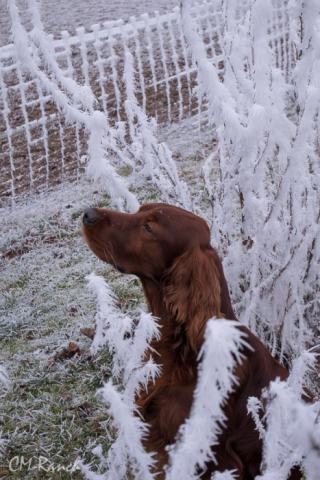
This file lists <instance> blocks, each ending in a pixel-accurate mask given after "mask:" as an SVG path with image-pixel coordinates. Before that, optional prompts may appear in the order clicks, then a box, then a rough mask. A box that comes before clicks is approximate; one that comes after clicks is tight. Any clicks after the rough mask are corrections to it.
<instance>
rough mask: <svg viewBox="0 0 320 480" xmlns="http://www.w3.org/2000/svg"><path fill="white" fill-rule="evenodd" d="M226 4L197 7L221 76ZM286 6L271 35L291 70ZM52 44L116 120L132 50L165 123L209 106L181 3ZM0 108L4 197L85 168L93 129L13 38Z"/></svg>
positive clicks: (145, 104) (152, 105) (6, 51)
mask: <svg viewBox="0 0 320 480" xmlns="http://www.w3.org/2000/svg"><path fill="white" fill-rule="evenodd" d="M222 5H223V2H222V1H214V2H213V1H204V2H203V3H201V4H195V5H194V7H193V15H194V16H195V17H196V18H197V21H198V24H199V26H200V28H201V31H202V35H203V39H204V43H205V45H206V50H207V55H208V57H209V58H211V59H212V62H213V63H215V64H216V66H217V67H218V68H219V69H220V72H221V77H223V69H224V56H223V54H222V45H223V42H224V39H223V36H224V30H225V19H224V16H223V8H222ZM279 5H280V6H279V8H277V9H275V22H274V26H273V29H274V31H273V34H272V38H273V41H274V42H275V45H274V47H275V50H276V51H277V52H278V57H279V59H278V64H279V67H281V68H282V69H283V70H286V68H287V66H288V65H287V64H288V62H290V61H291V57H292V54H291V52H290V49H288V47H287V45H286V29H287V23H286V19H285V18H283V13H282V9H281V2H279ZM244 13H245V12H244ZM277 39H278V40H277ZM51 46H52V52H53V53H54V56H55V58H56V60H57V61H58V63H59V66H60V68H62V70H63V71H64V74H65V76H67V77H70V78H73V79H76V80H77V81H78V82H79V83H80V84H85V85H88V86H90V87H91V89H92V91H93V92H94V94H95V96H96V99H97V101H98V104H99V108H100V109H101V110H102V111H104V112H105V113H106V114H107V116H108V119H109V123H110V125H112V124H114V123H115V122H119V121H125V122H127V121H128V119H127V118H126V115H125V110H124V101H125V100H126V98H125V88H124V87H125V86H124V79H123V67H124V54H125V52H126V51H130V52H131V53H132V55H133V56H134V59H135V72H136V75H135V77H136V78H135V83H136V96H137V99H138V101H139V104H140V105H141V107H142V108H143V109H144V110H145V111H146V113H147V114H148V115H149V116H152V117H155V118H156V120H157V121H158V123H163V122H173V121H179V120H181V119H183V118H185V117H187V116H190V115H194V114H196V113H200V112H202V111H203V110H204V109H205V102H204V100H203V99H202V98H200V97H198V96H197V92H196V91H195V92H193V89H194V87H195V86H196V69H195V67H194V66H192V64H191V61H190V57H189V55H188V50H187V46H186V43H185V39H184V35H183V29H182V23H181V15H180V10H179V7H176V8H175V9H174V10H173V11H172V12H171V13H168V14H165V15H161V16H160V15H159V14H157V13H155V14H154V15H152V16H149V15H148V14H144V15H141V16H140V17H139V18H133V17H132V18H131V19H130V21H129V22H128V23H124V22H123V21H122V20H120V21H113V22H105V23H104V24H103V25H102V26H101V25H93V26H92V27H91V32H90V33H86V32H85V30H84V28H78V29H77V30H76V36H73V37H71V36H70V35H69V34H68V32H62V39H61V40H54V39H53V38H52V39H51ZM0 110H1V117H0V151H1V163H0V176H1V182H0V199H1V203H3V204H5V203H6V202H8V201H9V202H10V201H12V200H14V198H15V197H17V196H19V195H21V194H25V193H27V194H30V193H36V192H38V191H42V190H44V189H45V190H48V189H49V188H51V187H53V186H54V185H56V184H57V183H60V182H62V181H64V180H65V179H69V180H74V179H77V178H79V176H80V175H81V174H82V172H83V170H84V166H83V164H82V163H81V161H80V160H81V157H82V156H83V155H84V154H85V152H86V140H87V137H86V134H85V132H84V131H83V130H82V128H81V127H79V126H78V125H77V124H75V125H72V124H70V123H69V124H68V123H67V121H66V118H64V115H63V114H62V113H61V112H59V110H58V108H57V107H56V105H55V104H54V103H53V101H52V98H51V96H50V95H48V94H47V93H46V91H45V90H44V88H43V85H41V83H40V81H39V79H38V78H30V76H28V75H27V74H25V73H24V69H23V66H22V65H21V62H20V60H19V59H18V58H17V56H16V53H15V48H14V45H7V46H5V47H2V48H1V49H0Z"/></svg>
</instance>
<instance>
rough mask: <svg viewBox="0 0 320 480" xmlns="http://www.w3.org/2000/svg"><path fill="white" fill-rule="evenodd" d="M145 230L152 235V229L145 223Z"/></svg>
mask: <svg viewBox="0 0 320 480" xmlns="http://www.w3.org/2000/svg"><path fill="white" fill-rule="evenodd" d="M143 228H144V229H145V230H146V231H147V232H148V233H152V228H151V227H150V225H149V223H144V224H143Z"/></svg>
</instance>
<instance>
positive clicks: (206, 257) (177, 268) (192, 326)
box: [164, 246, 222, 353]
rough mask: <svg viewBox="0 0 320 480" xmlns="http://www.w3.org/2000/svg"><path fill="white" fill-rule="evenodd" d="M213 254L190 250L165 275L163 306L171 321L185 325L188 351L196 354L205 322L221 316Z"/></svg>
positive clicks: (218, 280)
mask: <svg viewBox="0 0 320 480" xmlns="http://www.w3.org/2000/svg"><path fill="white" fill-rule="evenodd" d="M216 257H217V254H216V252H215V251H214V250H213V249H212V248H211V247H209V248H205V249H202V248H200V247H198V246H197V247H192V248H191V249H189V250H187V251H186V252H185V253H184V254H182V255H181V256H179V257H177V258H176V259H175V261H174V262H173V264H172V266H171V267H170V268H169V269H168V270H167V272H166V275H165V287H164V294H165V302H166V305H167V308H168V310H169V312H170V314H171V315H172V317H173V318H174V320H175V321H176V322H177V323H178V324H180V325H181V326H182V325H184V327H185V330H186V336H187V338H188V342H189V344H190V346H191V348H192V349H193V350H194V351H195V352H196V353H198V352H199V349H200V347H201V345H202V343H203V335H204V331H205V326H206V323H207V321H208V320H209V319H210V318H211V317H213V316H216V317H222V315H221V313H220V308H221V306H220V279H219V270H218V268H217V266H216Z"/></svg>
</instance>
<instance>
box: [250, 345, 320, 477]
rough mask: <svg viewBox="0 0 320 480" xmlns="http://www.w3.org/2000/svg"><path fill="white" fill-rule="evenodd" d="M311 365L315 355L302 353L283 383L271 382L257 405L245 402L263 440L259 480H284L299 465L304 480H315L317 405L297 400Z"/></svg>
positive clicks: (319, 437) (319, 432)
mask: <svg viewBox="0 0 320 480" xmlns="http://www.w3.org/2000/svg"><path fill="white" fill-rule="evenodd" d="M315 362H316V355H314V354H311V353H310V352H304V353H303V354H302V355H301V356H300V357H299V358H296V359H295V360H294V362H293V369H292V372H291V373H290V376H289V377H288V379H287V380H286V381H280V380H279V379H276V380H275V381H274V382H271V384H270V386H269V388H268V389H266V390H265V391H264V392H263V394H262V397H261V400H260V401H259V400H258V399H256V398H253V397H252V398H250V399H249V402H248V411H249V412H250V413H251V414H252V415H253V418H254V420H255V422H256V425H257V429H258V430H259V433H260V437H261V438H262V439H263V462H262V471H263V473H262V475H261V476H259V477H257V478H259V480H286V478H287V476H288V474H289V472H290V470H291V469H292V468H293V467H294V466H295V465H301V468H302V469H303V470H304V471H305V474H306V478H307V479H308V480H309V479H310V480H316V479H317V478H318V475H319V469H320V456H319V449H320V402H319V401H317V402H314V403H311V402H308V403H305V402H304V401H302V400H301V395H302V393H303V382H304V381H306V377H307V374H308V373H309V370H310V368H311V369H312V368H313V365H314V364H315ZM305 393H306V392H305ZM261 416H262V418H261Z"/></svg>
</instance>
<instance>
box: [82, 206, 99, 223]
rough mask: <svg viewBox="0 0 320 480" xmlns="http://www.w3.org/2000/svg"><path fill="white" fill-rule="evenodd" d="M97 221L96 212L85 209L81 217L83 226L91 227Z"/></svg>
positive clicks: (91, 209)
mask: <svg viewBox="0 0 320 480" xmlns="http://www.w3.org/2000/svg"><path fill="white" fill-rule="evenodd" d="M97 220H98V215H97V212H96V211H95V210H94V209H93V208H86V209H85V211H84V214H83V217H82V222H83V223H84V225H93V224H94V223H96V221H97Z"/></svg>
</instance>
